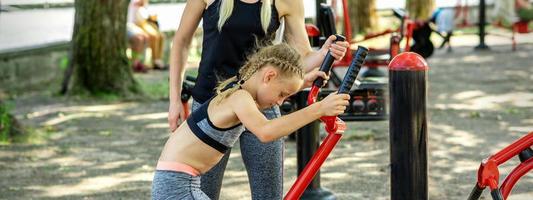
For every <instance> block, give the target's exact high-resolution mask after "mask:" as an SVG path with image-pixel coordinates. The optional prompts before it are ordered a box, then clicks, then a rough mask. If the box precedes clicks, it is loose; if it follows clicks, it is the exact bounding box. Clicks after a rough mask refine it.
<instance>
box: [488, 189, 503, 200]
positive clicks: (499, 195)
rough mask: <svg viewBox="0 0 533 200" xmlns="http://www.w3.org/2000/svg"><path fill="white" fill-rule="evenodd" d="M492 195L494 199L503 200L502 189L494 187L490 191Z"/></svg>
mask: <svg viewBox="0 0 533 200" xmlns="http://www.w3.org/2000/svg"><path fill="white" fill-rule="evenodd" d="M490 195H491V196H492V199H494V200H503V195H502V193H501V191H500V189H494V190H492V191H490Z"/></svg>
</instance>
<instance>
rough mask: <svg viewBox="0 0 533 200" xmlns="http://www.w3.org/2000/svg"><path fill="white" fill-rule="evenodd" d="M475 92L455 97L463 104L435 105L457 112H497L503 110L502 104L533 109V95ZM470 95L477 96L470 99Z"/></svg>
mask: <svg viewBox="0 0 533 200" xmlns="http://www.w3.org/2000/svg"><path fill="white" fill-rule="evenodd" d="M478 94H479V93H476V92H475V91H466V92H460V93H457V94H455V95H453V98H454V99H458V100H462V103H450V104H442V103H440V104H435V107H436V108H439V109H456V110H496V109H501V108H502V107H501V106H500V104H503V103H506V104H510V105H512V106H516V107H533V93H525V92H512V93H507V94H499V95H486V96H479V95H478ZM469 95H476V97H475V98H474V96H472V97H468V96H469Z"/></svg>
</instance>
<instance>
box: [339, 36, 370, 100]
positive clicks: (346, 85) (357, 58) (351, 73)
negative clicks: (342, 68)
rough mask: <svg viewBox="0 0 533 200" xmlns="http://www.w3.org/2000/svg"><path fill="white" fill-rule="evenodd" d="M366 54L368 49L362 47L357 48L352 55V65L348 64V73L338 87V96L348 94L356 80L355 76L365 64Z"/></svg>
mask: <svg viewBox="0 0 533 200" xmlns="http://www.w3.org/2000/svg"><path fill="white" fill-rule="evenodd" d="M367 54H368V49H367V48H366V47H363V46H359V47H358V48H357V51H355V52H354V53H353V58H352V63H350V66H349V67H348V71H346V75H344V79H343V80H342V83H341V86H340V87H339V94H341V93H343V94H348V92H350V89H352V86H353V83H354V82H355V79H356V78H357V74H359V71H360V70H361V66H362V65H363V63H364V62H365V58H366V55H367Z"/></svg>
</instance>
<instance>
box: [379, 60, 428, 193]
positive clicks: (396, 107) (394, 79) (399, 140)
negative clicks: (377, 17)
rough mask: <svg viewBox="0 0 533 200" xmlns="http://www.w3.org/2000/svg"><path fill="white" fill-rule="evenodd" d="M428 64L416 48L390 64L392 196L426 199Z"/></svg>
mask: <svg viewBox="0 0 533 200" xmlns="http://www.w3.org/2000/svg"><path fill="white" fill-rule="evenodd" d="M428 69H429V68H428V66H427V63H426V61H425V60H424V58H422V56H420V55H418V54H416V53H413V52H404V53H401V54H398V55H397V56H396V57H394V59H392V61H391V62H390V64H389V94H390V97H389V98H390V117H389V119H390V121H389V137H390V162H391V200H427V199H428V182H427V137H428V135H427V119H426V83H427V72H428Z"/></svg>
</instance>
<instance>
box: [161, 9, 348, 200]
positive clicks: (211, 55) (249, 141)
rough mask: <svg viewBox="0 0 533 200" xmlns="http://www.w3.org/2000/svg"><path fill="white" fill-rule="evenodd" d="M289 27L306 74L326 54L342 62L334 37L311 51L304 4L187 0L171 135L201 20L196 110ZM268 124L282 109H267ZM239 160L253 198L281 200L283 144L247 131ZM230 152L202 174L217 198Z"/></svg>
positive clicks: (175, 59)
mask: <svg viewBox="0 0 533 200" xmlns="http://www.w3.org/2000/svg"><path fill="white" fill-rule="evenodd" d="M280 19H283V20H284V22H285V32H284V38H285V40H286V41H287V43H288V44H289V45H291V46H292V47H293V48H295V49H296V50H297V51H298V53H300V55H302V57H303V62H304V65H303V66H304V71H305V72H310V71H312V70H313V69H315V68H317V67H318V66H319V65H320V63H321V62H322V60H323V59H324V56H325V55H326V53H327V51H328V50H331V52H332V54H333V56H334V57H335V58H336V59H341V58H342V57H343V56H344V54H345V52H346V49H347V47H348V43H347V42H336V43H335V44H332V41H334V40H335V36H330V37H329V38H328V40H327V41H326V42H325V44H324V46H323V47H322V48H321V49H320V50H318V51H313V50H312V49H311V46H310V44H309V41H308V40H307V35H306V32H305V24H304V6H303V1H302V0H276V1H272V0H262V1H259V0H189V1H188V2H187V4H186V6H185V9H184V11H183V14H182V18H181V22H180V25H179V27H178V30H177V31H176V34H175V35H174V40H173V46H172V49H171V56H170V70H169V73H170V80H169V85H170V91H169V93H170V97H169V99H170V105H169V114H168V122H169V126H170V131H174V130H175V129H176V128H177V125H178V122H182V121H183V117H184V111H183V108H182V105H181V101H180V98H179V97H180V94H181V84H182V82H183V77H184V72H185V71H184V68H185V63H186V62H187V55H188V53H189V47H190V44H191V40H192V37H193V34H194V31H195V30H196V29H197V27H198V23H199V22H200V20H202V23H203V24H202V27H203V33H204V37H203V40H204V41H203V45H202V47H203V49H202V58H201V61H200V66H199V67H200V68H199V71H198V77H197V81H196V84H195V88H194V89H193V94H192V96H193V106H192V109H193V110H195V109H197V108H198V107H199V105H200V104H201V103H204V102H205V101H207V100H208V99H209V98H211V97H212V96H213V95H214V88H215V86H216V84H217V82H219V81H223V80H225V79H228V78H230V77H232V76H235V75H237V72H238V70H239V68H240V67H241V66H242V64H243V63H244V62H245V58H246V55H248V54H249V53H250V52H251V51H252V49H254V47H255V45H256V41H260V42H267V43H268V42H271V41H272V39H273V38H274V37H275V31H276V30H277V29H278V27H279V25H280ZM263 114H264V115H265V116H266V117H267V118H268V119H273V118H277V117H279V116H280V113H279V107H278V106H273V107H272V108H268V109H265V110H263ZM239 140H240V147H241V155H242V157H243V161H244V165H245V167H246V169H247V172H248V176H249V181H250V186H251V190H252V199H281V198H282V195H283V194H282V193H283V184H282V183H283V176H282V173H283V141H282V140H281V139H278V140H276V141H273V142H270V143H266V144H263V143H261V142H260V140H259V139H257V137H256V136H254V134H252V133H250V132H247V131H245V132H244V133H243V134H241V136H240V138H239ZM229 152H230V151H228V152H227V153H226V154H225V156H224V157H223V158H222V160H221V161H220V162H219V163H218V164H217V165H216V166H215V167H213V168H212V169H211V170H210V171H209V172H207V173H206V174H204V175H202V180H201V182H202V183H203V184H202V186H201V187H202V190H203V191H204V192H205V193H206V194H207V195H208V196H209V197H210V198H211V199H218V196H219V192H220V185H221V183H222V177H223V175H224V169H225V167H226V164H227V160H228V157H229Z"/></svg>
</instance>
